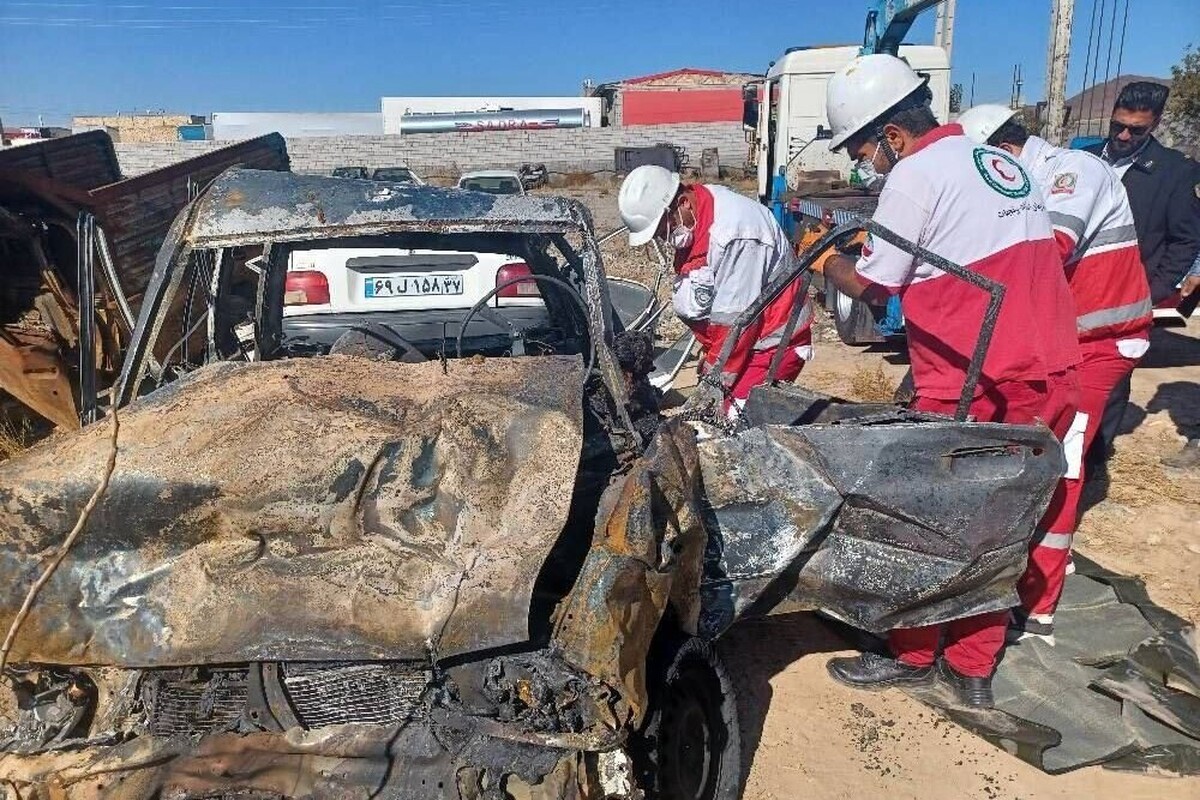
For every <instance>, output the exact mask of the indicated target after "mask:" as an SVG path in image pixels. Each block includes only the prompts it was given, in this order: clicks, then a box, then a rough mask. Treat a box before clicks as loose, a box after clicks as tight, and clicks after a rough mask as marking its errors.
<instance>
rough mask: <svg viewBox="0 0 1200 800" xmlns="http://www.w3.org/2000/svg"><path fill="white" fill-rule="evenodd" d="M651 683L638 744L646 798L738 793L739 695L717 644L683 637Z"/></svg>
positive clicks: (702, 799) (707, 799)
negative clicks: (714, 645)
mask: <svg viewBox="0 0 1200 800" xmlns="http://www.w3.org/2000/svg"><path fill="white" fill-rule="evenodd" d="M652 687H653V688H652V689H651V697H650V713H649V715H648V716H647V720H646V725H645V726H644V727H643V729H642V731H641V733H640V734H639V736H638V746H637V748H636V750H637V755H638V758H637V759H636V760H637V761H638V762H641V763H640V766H641V769H640V772H641V775H642V784H643V787H644V788H645V790H646V793H647V797H649V798H651V800H731V799H732V798H737V797H740V796H741V790H742V785H741V784H742V776H741V771H742V764H741V755H742V753H741V749H742V747H741V745H742V743H741V733H740V731H739V728H738V713H737V698H736V696H735V694H734V686H733V682H732V681H731V680H730V678H729V673H728V672H727V671H726V669H725V665H724V664H723V663H722V662H721V659H720V657H719V656H718V655H717V652H716V649H715V648H714V647H713V646H712V645H711V644H708V643H706V642H703V641H701V640H700V639H687V640H686V641H684V642H683V644H682V645H681V646H680V647H679V648H678V649H677V650H676V651H675V655H674V658H673V659H672V660H671V661H670V666H668V667H667V668H666V670H665V671H664V672H663V673H662V674H660V676H659V677H658V679H657V680H656V681H655V682H654V684H652Z"/></svg>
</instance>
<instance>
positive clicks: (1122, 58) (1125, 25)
mask: <svg viewBox="0 0 1200 800" xmlns="http://www.w3.org/2000/svg"><path fill="white" fill-rule="evenodd" d="M1128 27H1129V0H1125V19H1124V20H1122V21H1121V47H1120V49H1119V50H1117V78H1118V80H1119V79H1120V77H1121V64H1123V63H1124V62H1125V30H1126V29H1127V28H1128ZM1113 102H1114V103H1115V102H1116V100H1115V99H1114V100H1113Z"/></svg>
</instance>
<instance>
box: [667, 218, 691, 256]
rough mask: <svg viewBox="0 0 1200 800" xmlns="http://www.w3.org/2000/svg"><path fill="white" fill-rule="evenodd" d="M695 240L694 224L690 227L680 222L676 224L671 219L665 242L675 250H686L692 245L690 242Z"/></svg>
mask: <svg viewBox="0 0 1200 800" xmlns="http://www.w3.org/2000/svg"><path fill="white" fill-rule="evenodd" d="M694 241H696V226H695V225H693V226H692V227H690V228H687V227H684V225H683V223H682V222H680V223H679V224H678V225H676V224H674V221H672V224H671V229H670V230H669V231H667V244H669V245H671V247H674V248H675V249H676V250H686V249H687V248H689V247H691V246H692V242H694Z"/></svg>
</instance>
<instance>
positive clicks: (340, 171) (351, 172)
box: [333, 167, 367, 179]
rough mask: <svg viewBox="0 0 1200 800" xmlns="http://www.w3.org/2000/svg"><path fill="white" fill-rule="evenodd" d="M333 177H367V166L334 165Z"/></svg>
mask: <svg viewBox="0 0 1200 800" xmlns="http://www.w3.org/2000/svg"><path fill="white" fill-rule="evenodd" d="M333 177H335V178H360V179H365V178H366V177H367V168H366V167H334V168H333Z"/></svg>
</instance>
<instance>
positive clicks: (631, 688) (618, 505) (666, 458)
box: [554, 419, 707, 722]
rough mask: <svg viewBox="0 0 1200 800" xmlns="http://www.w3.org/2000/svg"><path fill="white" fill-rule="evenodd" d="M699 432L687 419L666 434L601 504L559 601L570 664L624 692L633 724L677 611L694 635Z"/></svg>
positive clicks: (623, 709) (701, 544)
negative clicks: (652, 658) (652, 661)
mask: <svg viewBox="0 0 1200 800" xmlns="http://www.w3.org/2000/svg"><path fill="white" fill-rule="evenodd" d="M695 440H696V434H695V431H693V430H692V428H691V427H690V426H689V425H688V424H687V423H685V422H684V421H683V420H681V419H676V420H674V421H671V422H668V423H667V424H665V425H663V426H662V427H661V428H659V431H658V434H657V435H656V436H655V438H654V440H653V441H652V443H651V445H650V448H649V450H647V452H646V454H645V456H644V457H643V458H641V459H639V460H638V461H637V462H636V463H635V464H634V465H633V467H632V468H631V470H630V471H629V473H628V474H627V475H625V476H624V477H623V478H622V479H621V480H620V481H618V482H616V483H614V484H613V485H612V486H611V487H610V488H609V489H608V491H607V492H605V494H604V496H603V497H602V498H601V501H600V509H599V512H598V513H597V514H596V530H595V534H594V536H593V540H592V548H591V550H590V551H589V552H588V555H587V558H586V560H585V562H584V565H583V569H582V571H581V572H580V575H579V578H578V579H577V580H576V582H575V586H574V588H573V589H572V590H571V593H570V594H569V595H568V596H567V597H566V598H565V599H564V600H563V601H562V603H561V604H560V606H559V608H558V611H557V612H556V614H557V624H556V628H555V632H554V641H555V644H556V646H557V647H558V648H559V649H560V651H561V652H562V654H563V657H564V658H566V659H567V661H569V662H570V663H572V664H574V665H575V666H577V667H579V668H581V669H583V670H585V671H587V673H588V674H590V675H593V676H595V677H597V678H599V679H600V680H602V681H604V682H605V683H607V684H609V685H611V686H615V687H618V688H619V698H620V707H619V710H618V715H619V716H620V715H621V714H622V713H623V714H624V716H625V719H626V720H628V721H632V722H637V721H640V720H641V719H642V716H643V714H644V713H645V711H646V707H647V703H648V695H647V685H646V680H647V675H646V670H647V656H648V654H649V652H650V647H651V644H652V642H653V640H654V636H655V634H656V633H657V631H658V628H659V623H660V621H661V620H662V618H663V615H664V613H665V612H666V611H667V609H668V607H669V606H671V607H673V608H674V611H675V619H676V622H677V624H678V625H679V627H680V630H682V631H686V632H688V633H695V631H696V621H697V618H698V615H699V613H700V605H699V595H698V593H697V590H698V587H699V584H700V571H701V564H702V561H703V554H704V549H705V541H706V539H707V534H706V531H705V526H704V524H703V522H702V512H701V509H702V499H701V492H702V487H701V485H700V464H699V456H698V454H697V451H696V441H695Z"/></svg>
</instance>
